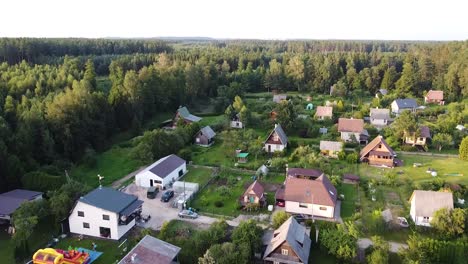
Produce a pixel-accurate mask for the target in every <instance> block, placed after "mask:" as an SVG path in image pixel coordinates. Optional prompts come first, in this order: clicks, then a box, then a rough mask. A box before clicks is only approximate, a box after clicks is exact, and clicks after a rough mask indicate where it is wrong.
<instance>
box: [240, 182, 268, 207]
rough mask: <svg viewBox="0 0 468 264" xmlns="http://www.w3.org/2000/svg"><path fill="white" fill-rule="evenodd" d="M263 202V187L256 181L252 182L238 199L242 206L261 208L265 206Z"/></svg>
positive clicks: (264, 198)
mask: <svg viewBox="0 0 468 264" xmlns="http://www.w3.org/2000/svg"><path fill="white" fill-rule="evenodd" d="M265 200H266V197H265V194H264V189H263V186H262V185H261V184H260V183H259V182H258V181H254V182H253V183H252V184H251V185H250V186H249V187H248V188H247V190H245V192H244V194H243V195H242V196H241V197H240V203H241V205H242V206H247V205H248V204H255V205H260V206H263V205H264V204H265Z"/></svg>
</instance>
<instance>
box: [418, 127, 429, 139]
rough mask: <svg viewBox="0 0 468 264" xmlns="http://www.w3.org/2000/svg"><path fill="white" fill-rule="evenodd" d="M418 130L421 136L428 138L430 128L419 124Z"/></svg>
mask: <svg viewBox="0 0 468 264" xmlns="http://www.w3.org/2000/svg"><path fill="white" fill-rule="evenodd" d="M419 131H420V132H421V137H425V138H430V137H431V130H430V129H429V127H427V126H420V127H419Z"/></svg>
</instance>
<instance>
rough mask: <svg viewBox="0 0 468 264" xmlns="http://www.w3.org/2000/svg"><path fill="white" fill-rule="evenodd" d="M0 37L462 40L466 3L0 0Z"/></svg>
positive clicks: (467, 22) (467, 27)
mask: <svg viewBox="0 0 468 264" xmlns="http://www.w3.org/2000/svg"><path fill="white" fill-rule="evenodd" d="M0 7H1V9H0V10H1V12H0V36H2V37H91V38H95V37H156V36H206V37H214V38H257V39H259V38H260V39H285V38H311V39H405V40H465V39H468V1H467V0H439V1H434V0H426V1H420V0H386V1H381V0H354V1H353V0H308V1H306V0H304V1H302V0H297V1H296V0H269V1H267V0H265V1H264V0H230V1H225V0H217V1H216V0H213V1H211V0H192V1H190V0H166V1H159V0H126V1H122V0H113V1H110V0H59V1H57V0H56V1H53V0H0Z"/></svg>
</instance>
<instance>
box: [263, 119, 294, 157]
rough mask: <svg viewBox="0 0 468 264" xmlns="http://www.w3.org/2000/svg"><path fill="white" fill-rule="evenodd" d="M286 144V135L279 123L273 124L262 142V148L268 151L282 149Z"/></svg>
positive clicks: (272, 151)
mask: <svg viewBox="0 0 468 264" xmlns="http://www.w3.org/2000/svg"><path fill="white" fill-rule="evenodd" d="M287 146H288V137H287V136H286V133H285V132H284V130H283V128H282V127H281V125H280V124H275V128H274V129H273V130H272V131H271V133H270V135H268V138H267V140H266V141H265V142H264V147H263V149H264V150H265V151H266V152H268V153H274V152H275V151H283V150H284V149H285V148H286V147H287Z"/></svg>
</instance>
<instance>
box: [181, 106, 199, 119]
mask: <svg viewBox="0 0 468 264" xmlns="http://www.w3.org/2000/svg"><path fill="white" fill-rule="evenodd" d="M177 113H179V116H181V117H182V118H183V119H186V120H189V121H191V122H198V121H200V120H202V119H201V117H198V116H194V115H192V114H190V112H189V110H188V109H187V107H185V106H184V107H180V108H179V109H177Z"/></svg>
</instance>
